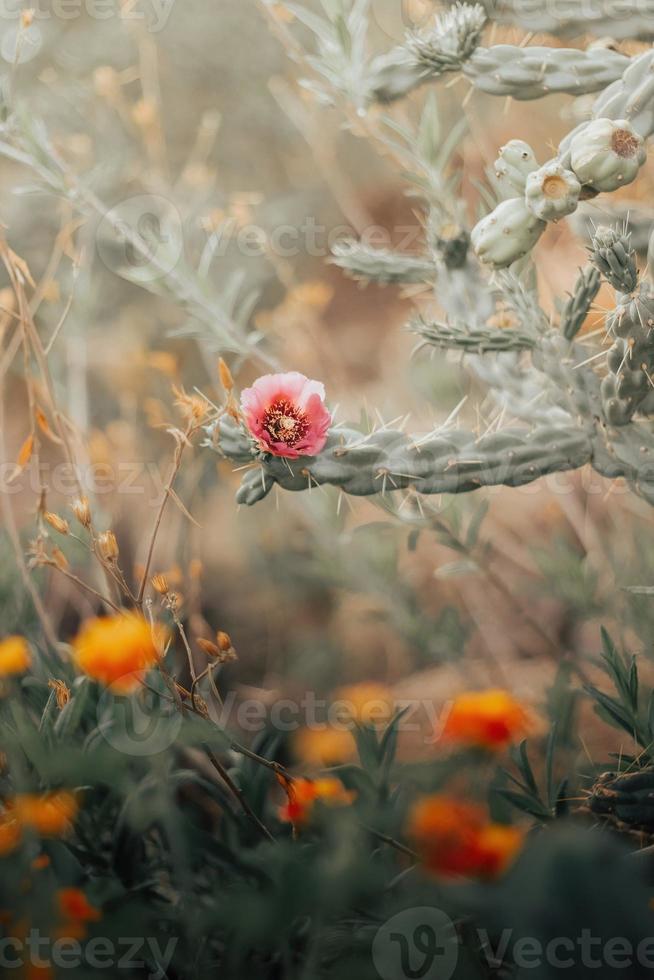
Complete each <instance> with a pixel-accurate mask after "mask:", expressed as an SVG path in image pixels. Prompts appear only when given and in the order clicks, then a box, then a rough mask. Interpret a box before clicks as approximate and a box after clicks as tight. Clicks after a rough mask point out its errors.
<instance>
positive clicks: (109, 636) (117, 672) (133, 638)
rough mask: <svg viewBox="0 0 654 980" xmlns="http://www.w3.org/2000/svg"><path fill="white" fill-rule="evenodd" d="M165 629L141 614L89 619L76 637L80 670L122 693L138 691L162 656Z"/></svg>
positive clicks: (75, 646) (74, 647)
mask: <svg viewBox="0 0 654 980" xmlns="http://www.w3.org/2000/svg"><path fill="white" fill-rule="evenodd" d="M164 637H165V632H164V630H163V629H162V628H159V627H156V628H155V629H154V631H153V630H152V628H151V627H150V625H149V624H148V623H147V622H146V621H145V619H144V618H143V616H141V615H140V614H138V613H127V612H126V613H119V614H117V615H115V616H102V617H99V618H97V619H90V620H88V621H87V622H86V623H84V624H83V626H82V628H81V630H80V631H79V633H78V634H77V636H76V637H75V639H74V640H73V649H74V651H75V658H76V660H77V665H78V667H79V669H80V670H81V671H82V672H83V673H85V674H87V675H88V676H89V677H92V678H93V679H94V680H96V681H99V682H100V683H101V684H105V685H107V687H110V688H111V689H112V690H114V691H116V692H117V693H119V694H127V693H129V692H131V691H133V690H135V689H136V688H137V687H138V686H139V683H140V681H141V680H142V678H143V676H144V674H145V672H146V671H147V670H149V669H150V668H151V667H153V666H154V665H155V664H156V663H157V661H158V660H159V659H160V657H161V654H162V649H163V642H164Z"/></svg>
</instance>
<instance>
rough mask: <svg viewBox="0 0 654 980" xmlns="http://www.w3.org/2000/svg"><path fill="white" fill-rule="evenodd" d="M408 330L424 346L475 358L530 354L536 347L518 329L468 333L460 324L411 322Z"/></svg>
mask: <svg viewBox="0 0 654 980" xmlns="http://www.w3.org/2000/svg"><path fill="white" fill-rule="evenodd" d="M409 329H410V330H411V331H412V332H413V333H416V334H418V336H419V337H421V338H422V340H423V342H424V344H425V345H429V346H431V347H437V348H451V349H457V350H462V351H467V352H468V353H475V354H487V353H491V352H495V353H499V352H501V351H520V350H532V348H533V347H534V346H535V344H536V341H535V339H534V336H533V335H532V334H529V333H527V332H526V331H523V330H520V329H519V328H510V329H506V330H504V329H502V328H500V327H479V328H476V329H474V330H471V329H470V328H469V327H467V326H466V325H465V324H461V323H435V322H429V323H428V322H427V321H425V320H423V319H422V318H416V319H415V320H412V321H411V324H410V325H409Z"/></svg>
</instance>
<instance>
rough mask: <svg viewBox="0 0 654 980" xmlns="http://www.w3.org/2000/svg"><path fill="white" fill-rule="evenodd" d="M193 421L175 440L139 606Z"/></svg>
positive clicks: (142, 581)
mask: <svg viewBox="0 0 654 980" xmlns="http://www.w3.org/2000/svg"><path fill="white" fill-rule="evenodd" d="M194 427H195V426H194V423H193V422H189V423H188V425H187V426H186V430H185V432H184V435H183V438H182V439H178V440H177V445H176V447H175V455H174V457H173V464H172V466H171V469H170V474H169V476H168V480H167V482H166V487H165V489H164V493H163V497H162V498H161V503H160V505H159V510H158V512H157V516H156V518H155V521H154V526H153V528H152V532H151V534H150V544H149V545H148V554H147V558H146V559H145V566H144V568H143V576H142V578H141V584H140V586H139V590H138V593H137V595H136V602H137V603H138V605H139V606H142V605H143V596H144V595H145V587H146V585H147V583H148V578H149V576H150V568H151V567H152V558H153V556H154V548H155V545H156V543H157V536H158V534H159V528H160V527H161V522H162V520H163V516H164V512H165V510H166V505H167V503H168V499H169V497H170V493H171V490H172V489H173V484H174V483H175V479H176V478H177V474H178V473H179V468H180V466H181V464H182V456H183V455H184V449H185V448H186V446H187V445H188V440H189V438H190V436H191V435H192V433H193V431H194Z"/></svg>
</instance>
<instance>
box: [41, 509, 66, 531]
mask: <svg viewBox="0 0 654 980" xmlns="http://www.w3.org/2000/svg"><path fill="white" fill-rule="evenodd" d="M43 520H44V521H45V522H46V524H49V525H50V527H52V528H54V529H55V531H58V532H59V534H68V532H69V530H70V528H69V525H68V521H66V520H64V518H63V517H60V516H59V514H53V513H52V512H51V511H49V510H46V511H45V513H44V514H43Z"/></svg>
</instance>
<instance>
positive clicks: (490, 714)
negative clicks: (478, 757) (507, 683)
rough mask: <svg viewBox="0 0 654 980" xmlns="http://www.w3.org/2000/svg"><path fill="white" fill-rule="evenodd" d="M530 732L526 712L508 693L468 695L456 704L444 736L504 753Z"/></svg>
mask: <svg viewBox="0 0 654 980" xmlns="http://www.w3.org/2000/svg"><path fill="white" fill-rule="evenodd" d="M528 728H529V718H528V715H527V712H526V711H525V708H524V707H523V705H521V704H520V702H519V701H516V699H515V698H514V697H513V696H512V695H511V694H509V692H508V691H502V690H489V691H469V692H467V693H465V694H460V695H459V697H458V698H456V699H455V700H454V703H453V704H452V707H451V708H450V711H449V713H448V715H447V718H446V719H445V725H444V727H443V732H442V734H443V738H445V739H449V740H450V741H452V742H459V743H460V744H462V745H469V746H475V747H479V748H485V749H491V750H501V749H504V748H506V747H507V745H509V744H510V743H511V742H513V741H515V740H516V739H517V738H520V737H521V736H523V735H524V734H525V733H526V732H527V730H528Z"/></svg>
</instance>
